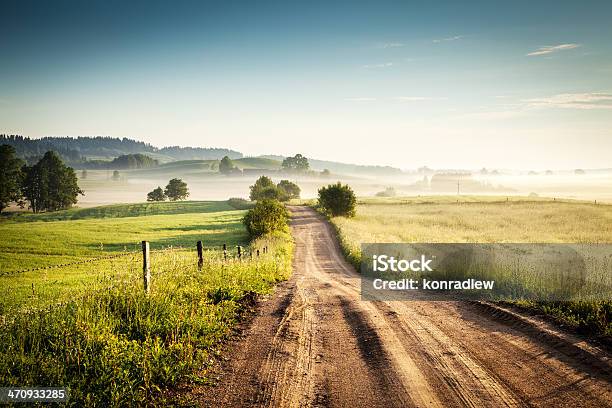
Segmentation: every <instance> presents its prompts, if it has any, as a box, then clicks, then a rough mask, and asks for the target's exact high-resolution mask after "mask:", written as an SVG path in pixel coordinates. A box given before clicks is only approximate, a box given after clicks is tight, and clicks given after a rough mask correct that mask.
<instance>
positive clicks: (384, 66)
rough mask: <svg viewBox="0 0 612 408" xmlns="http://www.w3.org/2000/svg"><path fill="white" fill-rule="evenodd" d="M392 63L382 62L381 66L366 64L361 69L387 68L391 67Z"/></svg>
mask: <svg viewBox="0 0 612 408" xmlns="http://www.w3.org/2000/svg"><path fill="white" fill-rule="evenodd" d="M392 65H393V63H392V62H383V63H382V64H368V65H364V66H363V67H364V68H366V69H369V68H388V67H390V66H392Z"/></svg>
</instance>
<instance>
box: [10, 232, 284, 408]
mask: <svg viewBox="0 0 612 408" xmlns="http://www.w3.org/2000/svg"><path fill="white" fill-rule="evenodd" d="M252 245H253V249H255V248H260V247H263V246H268V248H269V252H268V253H267V254H265V255H263V254H262V255H261V256H260V257H259V258H254V259H250V258H246V259H244V260H242V261H238V260H230V261H227V262H224V261H223V259H222V256H221V254H220V253H219V252H218V251H209V252H207V254H206V259H205V262H204V265H203V267H202V269H201V270H199V269H198V268H197V265H196V263H195V262H194V257H193V254H192V253H186V252H185V251H176V250H170V251H165V252H163V253H159V254H158V255H157V256H156V257H155V258H153V262H154V264H153V268H154V269H153V271H152V274H153V285H152V286H153V288H152V291H151V293H150V294H149V295H146V294H145V293H144V291H143V290H142V286H141V285H142V283H141V281H140V276H139V274H137V273H136V274H135V273H134V272H133V271H131V270H126V271H123V272H124V273H123V276H124V278H123V279H113V280H112V282H111V285H110V286H108V287H107V288H105V289H104V290H100V289H99V288H97V290H95V291H94V290H90V291H83V292H82V293H81V295H80V296H79V297H77V298H76V299H72V300H70V301H68V302H67V303H66V304H64V305H61V306H59V307H54V308H52V309H50V310H46V311H30V312H28V311H21V312H19V313H15V314H13V315H12V316H10V321H7V322H6V323H5V324H4V325H3V326H2V329H1V330H0V344H2V346H3V347H2V349H1V350H0V384H2V385H3V386H16V385H21V386H23V385H41V384H44V385H47V386H67V387H69V388H70V405H74V406H83V405H96V406H118V405H164V404H166V403H167V402H168V401H164V400H163V399H160V398H161V397H160V396H161V395H162V393H161V391H162V390H163V389H164V388H166V387H171V386H172V385H174V384H177V383H178V382H180V381H185V380H190V381H196V380H198V378H195V377H193V375H194V374H193V373H194V372H196V370H198V369H200V368H201V367H202V366H203V365H205V364H206V362H207V361H208V359H209V358H210V356H211V353H215V346H216V345H217V344H218V343H219V341H221V340H222V339H224V338H225V337H227V336H228V335H229V334H230V332H231V327H232V326H233V325H234V324H235V323H236V321H237V319H238V318H239V316H240V313H241V310H242V305H243V304H244V302H245V301H248V300H250V299H252V298H253V297H254V296H257V295H260V294H265V293H268V292H270V291H271V290H272V287H273V285H274V284H275V283H276V282H278V281H280V280H284V279H286V278H287V277H288V276H289V274H290V268H291V256H292V250H291V246H292V243H291V240H290V237H289V236H288V235H286V234H279V235H275V236H268V237H264V238H261V239H259V240H257V241H255V242H253V243H252ZM117 272H118V271H117V267H113V268H112V273H117Z"/></svg>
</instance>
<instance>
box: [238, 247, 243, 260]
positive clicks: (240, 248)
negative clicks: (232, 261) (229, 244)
mask: <svg viewBox="0 0 612 408" xmlns="http://www.w3.org/2000/svg"><path fill="white" fill-rule="evenodd" d="M240 258H242V247H241V246H240V245H238V259H240Z"/></svg>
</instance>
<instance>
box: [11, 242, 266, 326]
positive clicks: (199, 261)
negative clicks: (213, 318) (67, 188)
mask: <svg viewBox="0 0 612 408" xmlns="http://www.w3.org/2000/svg"><path fill="white" fill-rule="evenodd" d="M169 252H174V253H175V254H185V255H186V254H190V255H189V256H191V254H192V252H191V250H189V249H188V248H185V247H181V246H179V247H175V246H169V247H166V248H162V249H153V250H151V249H149V243H148V241H142V251H129V252H125V251H124V252H121V253H119V254H112V255H106V256H98V257H95V258H89V259H84V260H79V261H75V262H68V263H62V264H54V265H46V266H42V267H36V268H28V269H22V270H14V271H5V272H0V278H4V277H9V276H13V275H18V274H24V273H28V272H37V271H44V270H54V269H58V270H61V269H64V268H70V267H74V266H79V265H86V264H96V263H98V262H102V261H108V260H114V259H119V258H127V257H129V256H132V257H133V259H132V261H131V262H130V263H129V265H130V266H133V267H136V269H137V270H138V269H139V268H138V267H137V265H136V264H135V262H136V261H140V262H142V274H136V275H135V276H129V273H128V276H126V275H125V274H113V275H110V276H109V275H104V274H100V275H99V276H97V278H105V279H106V280H110V281H111V284H110V285H107V286H104V287H98V288H95V289H94V288H93V287H91V286H89V287H87V288H86V289H84V291H83V292H84V293H83V294H82V295H80V296H76V297H74V296H70V297H69V298H68V299H66V300H63V301H60V302H53V303H49V304H46V305H45V306H43V307H40V308H30V309H27V310H23V309H22V310H18V311H14V315H13V316H7V315H6V314H5V313H2V314H0V327H5V326H8V325H10V324H11V323H13V322H14V321H15V320H16V319H18V318H23V317H30V316H33V315H37V316H40V315H44V314H48V313H52V312H53V311H54V310H57V309H61V308H63V307H66V306H68V305H70V304H77V303H79V302H82V301H84V300H86V299H87V298H89V297H91V296H94V295H96V294H100V293H102V292H106V291H111V290H113V289H117V288H120V289H127V288H129V287H131V286H132V285H135V284H136V283H137V282H138V281H141V282H142V283H143V286H144V287H143V289H144V291H145V293H148V289H149V288H150V287H151V280H152V279H153V278H159V277H162V276H164V275H167V274H168V273H169V272H171V271H172V268H168V269H166V270H165V271H156V272H155V274H154V275H151V273H150V268H151V259H152V258H151V254H160V253H169ZM267 253H268V247H267V246H262V247H260V248H255V247H247V249H246V250H245V248H244V247H243V246H240V245H238V246H235V247H234V249H233V250H232V249H229V250H228V246H227V244H223V246H222V247H221V248H219V249H212V248H207V249H206V250H204V248H203V245H202V241H198V242H197V243H196V257H194V258H192V261H188V262H194V263H195V265H197V268H198V270H201V269H202V267H203V265H204V263H205V262H206V263H207V264H208V265H211V264H219V265H224V264H228V263H235V262H242V261H246V260H252V259H254V258H255V259H258V258H259V257H260V255H264V254H267ZM204 254H206V256H204ZM139 255H141V256H139ZM147 269H149V270H148V273H147ZM126 277H129V279H127V280H126V279H125V278H126ZM54 283H60V284H61V283H62V281H61V279H59V280H56V281H55V282H54ZM90 285H91V284H90ZM32 292H33V295H34V283H32Z"/></svg>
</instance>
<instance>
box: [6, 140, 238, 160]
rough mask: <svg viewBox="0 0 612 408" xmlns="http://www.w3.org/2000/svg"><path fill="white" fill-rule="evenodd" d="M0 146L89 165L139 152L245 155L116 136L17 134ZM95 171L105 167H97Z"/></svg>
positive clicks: (214, 156) (177, 156)
mask: <svg viewBox="0 0 612 408" xmlns="http://www.w3.org/2000/svg"><path fill="white" fill-rule="evenodd" d="M0 144H8V145H11V146H13V147H14V148H15V150H17V156H18V157H21V158H29V157H40V156H42V155H43V154H44V153H45V152H47V151H49V150H53V151H56V152H58V153H59V154H60V156H61V157H63V158H64V159H65V160H67V161H68V162H70V163H75V164H77V163H78V164H81V165H87V164H88V163H90V162H89V161H88V162H85V159H86V156H98V157H107V158H111V157H117V156H121V155H127V154H136V153H157V154H161V155H164V156H169V157H172V158H173V159H175V160H218V159H220V158H221V157H223V156H229V157H230V158H231V159H239V158H241V157H242V154H241V153H239V152H236V151H234V150H228V149H218V148H203V147H179V146H169V147H164V148H162V149H159V148H157V147H155V146H152V145H150V144H148V143H144V142H139V141H136V140H132V139H128V138H125V137H124V138H117V137H106V136H96V137H83V136H79V137H43V138H40V139H30V138H29V137H23V136H18V135H0ZM94 168H102V167H100V166H95V167H94Z"/></svg>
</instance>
